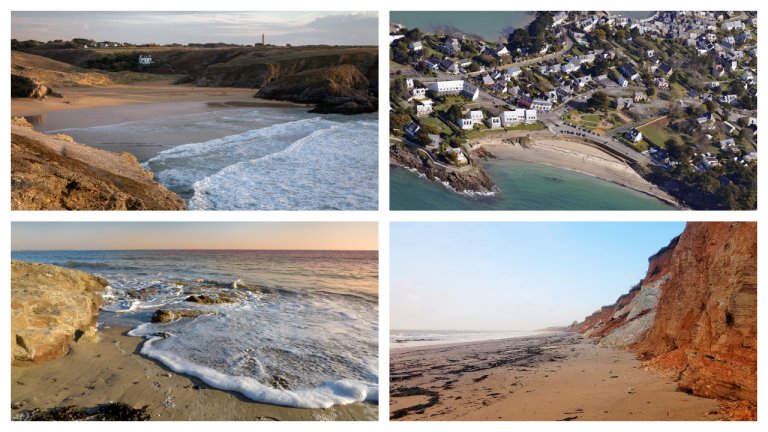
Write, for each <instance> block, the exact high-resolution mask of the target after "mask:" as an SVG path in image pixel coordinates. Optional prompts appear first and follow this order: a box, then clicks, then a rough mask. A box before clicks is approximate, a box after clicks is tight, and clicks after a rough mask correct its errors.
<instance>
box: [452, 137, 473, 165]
mask: <svg viewBox="0 0 768 432" xmlns="http://www.w3.org/2000/svg"><path fill="white" fill-rule="evenodd" d="M470 129H471V128H470ZM446 153H447V155H448V157H449V158H452V159H454V160H455V161H456V164H457V165H466V164H467V163H469V161H468V160H467V157H466V156H464V152H463V151H461V149H460V148H451V149H448V151H447V152H446Z"/></svg>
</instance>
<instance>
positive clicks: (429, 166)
mask: <svg viewBox="0 0 768 432" xmlns="http://www.w3.org/2000/svg"><path fill="white" fill-rule="evenodd" d="M389 161H390V164H393V165H396V166H399V167H403V168H407V169H415V170H417V171H418V172H420V173H421V174H424V175H425V176H426V177H427V178H428V179H429V180H434V181H439V182H447V183H448V185H449V186H450V187H451V188H453V190H455V191H457V192H463V193H481V194H488V193H496V192H498V187H497V186H496V184H495V183H494V182H493V179H491V176H490V175H489V174H488V172H487V171H485V169H484V168H483V167H482V166H480V165H479V164H475V166H474V167H472V168H471V169H469V170H466V171H459V170H448V169H444V168H441V167H439V166H436V165H435V164H434V162H432V161H431V160H430V159H429V158H427V157H426V156H423V159H422V157H420V156H418V155H417V154H416V153H414V152H412V151H408V150H405V149H403V148H401V147H399V146H394V147H392V148H390V151H389Z"/></svg>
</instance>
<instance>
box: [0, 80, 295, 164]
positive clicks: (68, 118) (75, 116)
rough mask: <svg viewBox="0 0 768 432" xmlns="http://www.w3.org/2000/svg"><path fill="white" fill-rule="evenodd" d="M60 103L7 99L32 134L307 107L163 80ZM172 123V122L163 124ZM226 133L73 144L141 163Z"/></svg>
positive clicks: (77, 92) (72, 92) (71, 94)
mask: <svg viewBox="0 0 768 432" xmlns="http://www.w3.org/2000/svg"><path fill="white" fill-rule="evenodd" d="M65 90H66V91H65V92H64V95H65V97H64V98H63V99H57V98H50V97H49V98H47V99H46V100H44V101H37V100H32V99H12V100H11V113H12V116H14V117H25V118H26V119H27V120H28V121H29V122H30V123H31V124H32V125H33V126H34V128H35V130H38V131H41V132H46V133H49V132H50V133H57V132H63V133H65V134H67V133H68V131H67V129H69V128H74V129H77V128H90V127H95V126H105V125H114V124H120V123H125V122H131V121H141V120H147V119H155V118H172V117H174V116H181V115H185V114H196V113H204V112H210V111H219V110H224V109H238V108H239V109H242V108H260V107H269V108H296V109H304V110H306V109H308V107H309V106H308V105H303V104H296V103H292V102H284V101H273V100H266V99H256V98H254V97H253V95H254V94H255V93H256V91H257V90H256V89H244V88H218V87H191V86H188V85H183V86H174V85H170V84H169V83H168V82H160V83H158V82H155V83H150V84H141V85H119V86H110V87H91V88H67V89H65ZM169 121H171V122H172V120H169ZM227 133H228V132H227V131H226V130H219V129H216V128H211V129H209V130H206V131H203V132H199V131H198V132H195V133H194V134H189V135H188V136H181V135H174V136H173V137H171V138H169V139H168V140H167V142H166V141H163V140H160V141H146V139H145V138H144V137H143V136H136V137H133V138H131V139H125V138H122V139H112V138H111V137H109V136H107V137H106V138H104V139H103V141H104V142H89V141H88V140H82V139H80V140H78V141H79V142H81V143H83V144H86V145H89V146H93V147H97V148H100V149H103V150H108V151H113V152H122V151H127V152H129V153H131V154H133V155H134V156H136V157H137V158H138V159H139V161H140V162H144V161H146V160H148V159H150V158H152V157H154V156H155V155H157V154H158V153H160V152H161V151H164V150H168V149H170V148H173V147H176V146H177V145H180V144H187V143H190V142H200V141H208V140H212V139H217V138H222V137H223V136H225V135H226V134H227Z"/></svg>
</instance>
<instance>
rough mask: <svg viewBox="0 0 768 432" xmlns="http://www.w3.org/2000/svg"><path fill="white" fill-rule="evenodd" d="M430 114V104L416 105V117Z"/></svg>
mask: <svg viewBox="0 0 768 432" xmlns="http://www.w3.org/2000/svg"><path fill="white" fill-rule="evenodd" d="M430 114H432V104H424V105H422V104H419V105H416V117H426V116H428V115H430Z"/></svg>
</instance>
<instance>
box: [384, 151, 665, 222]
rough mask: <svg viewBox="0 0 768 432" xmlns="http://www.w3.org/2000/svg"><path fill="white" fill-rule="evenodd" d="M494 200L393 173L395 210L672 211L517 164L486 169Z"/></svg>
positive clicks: (583, 178)
mask: <svg viewBox="0 0 768 432" xmlns="http://www.w3.org/2000/svg"><path fill="white" fill-rule="evenodd" d="M485 167H486V169H487V170H488V172H489V173H490V175H491V176H492V177H493V179H494V181H495V182H496V184H497V185H498V186H499V189H501V192H500V194H499V195H497V196H494V197H482V196H480V197H477V196H476V197H470V196H467V195H464V194H458V193H456V192H454V191H452V190H450V189H448V188H447V187H445V186H443V185H442V184H440V183H437V182H433V181H429V180H426V179H425V178H423V177H420V176H419V175H418V173H413V172H411V171H408V170H405V169H402V168H397V167H393V168H391V169H390V180H389V181H390V190H389V194H390V198H389V199H390V208H391V209H392V210H672V209H673V208H672V207H671V206H668V205H667V204H664V203H663V202H661V201H659V200H657V199H655V198H652V197H650V196H648V195H645V194H643V193H640V192H637V191H634V190H632V189H628V188H625V187H621V186H618V185H616V184H613V183H611V182H608V181H605V180H601V179H598V178H595V177H592V176H589V175H586V174H582V173H578V172H575V171H569V170H563V169H559V168H554V167H550V166H546V165H539V164H533V163H527V162H521V161H515V160H503V161H502V160H495V161H490V162H488V163H487V164H486V165H485Z"/></svg>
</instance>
